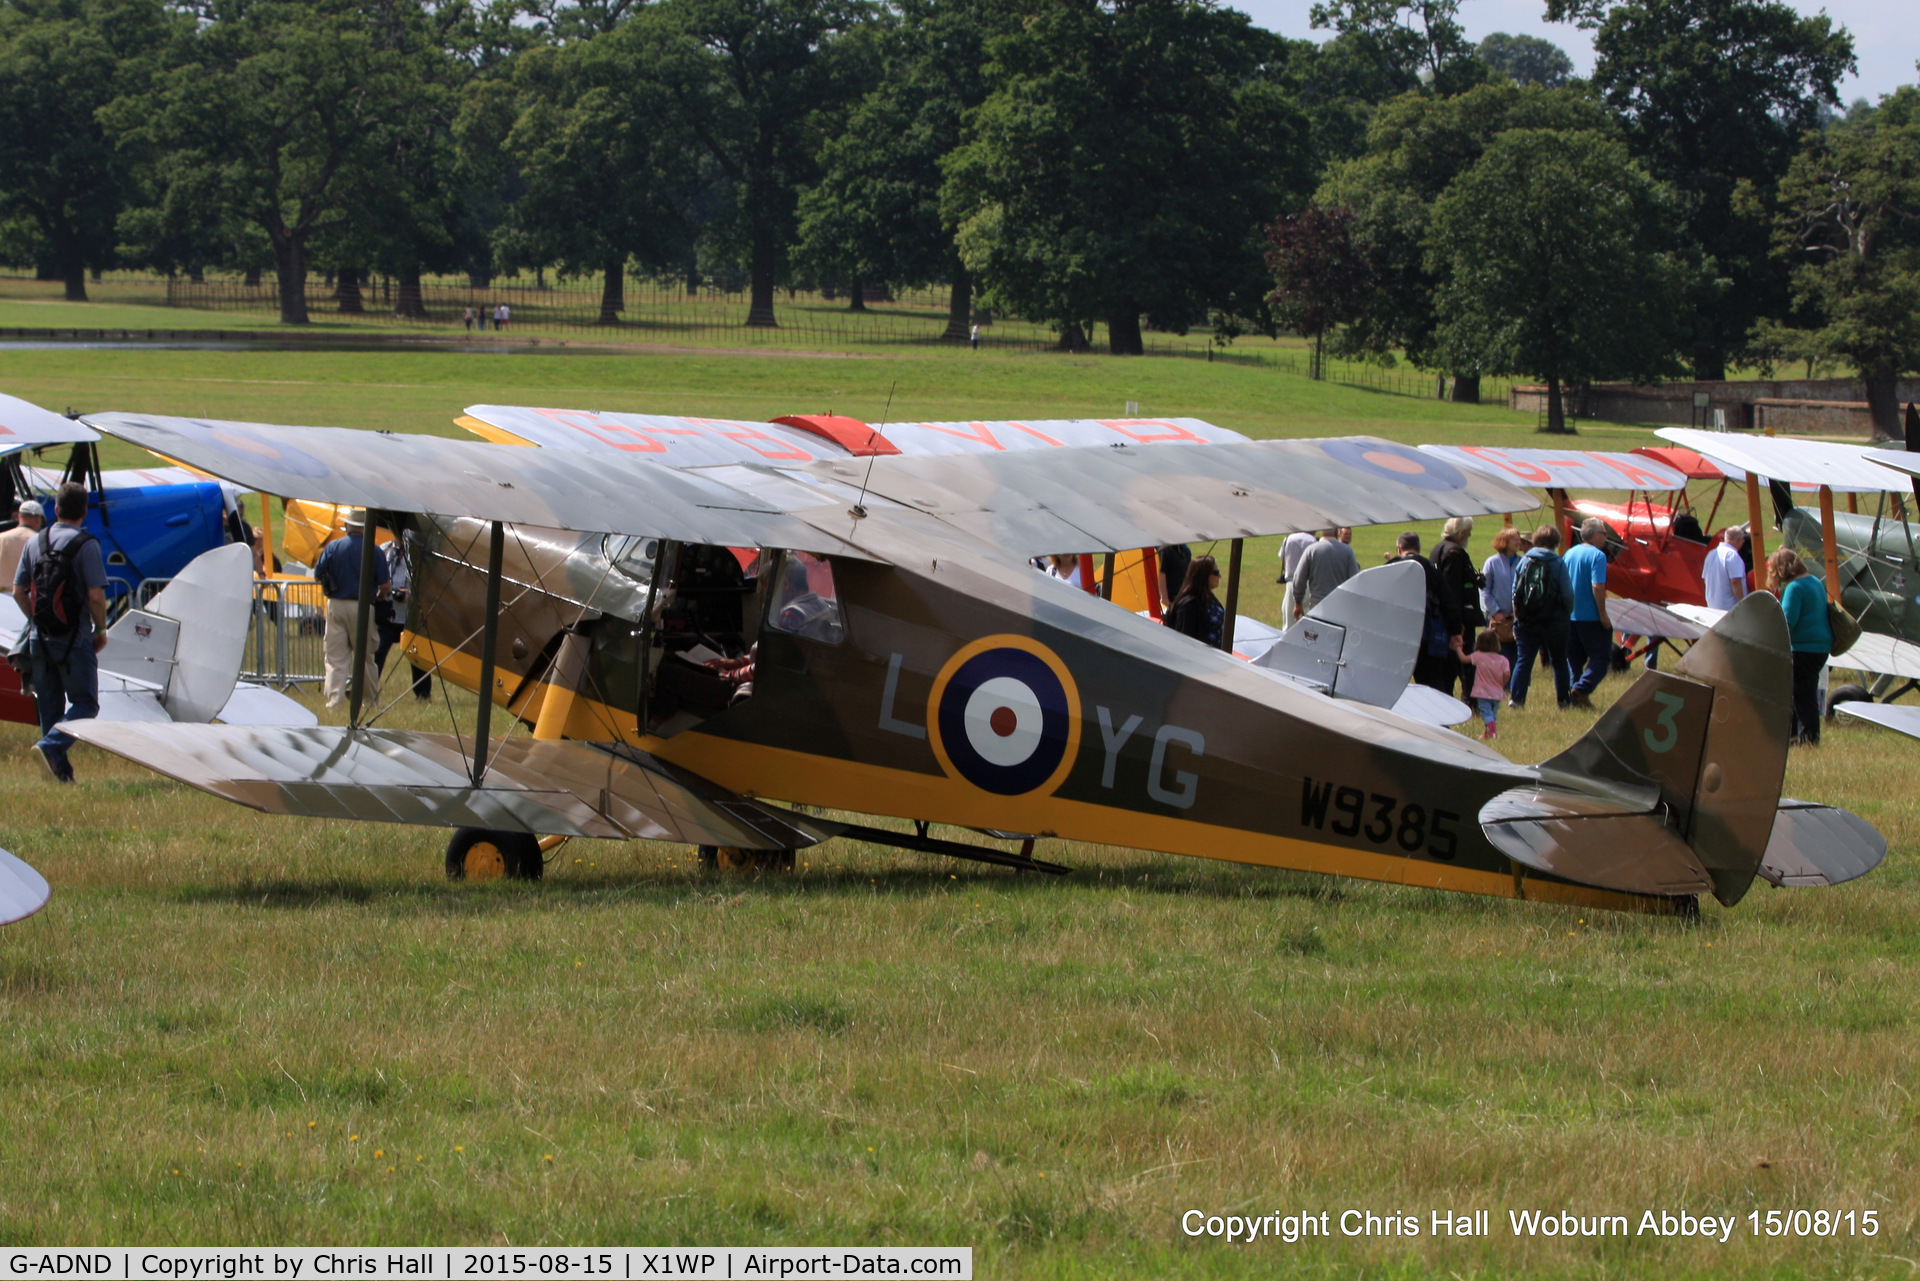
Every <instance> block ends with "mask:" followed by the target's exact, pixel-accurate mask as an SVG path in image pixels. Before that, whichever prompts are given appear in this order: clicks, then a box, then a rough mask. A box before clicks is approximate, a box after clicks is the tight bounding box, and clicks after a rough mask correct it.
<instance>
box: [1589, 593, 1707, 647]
mask: <svg viewBox="0 0 1920 1281" xmlns="http://www.w3.org/2000/svg"><path fill="white" fill-rule="evenodd" d="M1680 608H1681V607H1680V606H1672V605H1651V604H1648V603H1647V602H1646V601H1643V600H1633V599H1630V598H1629V597H1626V596H1613V595H1609V596H1608V597H1607V617H1608V618H1609V619H1610V620H1611V621H1612V623H1613V630H1615V631H1616V632H1625V633H1627V634H1628V635H1629V636H1659V637H1661V638H1663V639H1667V640H1684V641H1697V640H1699V639H1700V638H1701V637H1702V636H1705V635H1706V634H1707V629H1708V628H1709V627H1711V626H1713V624H1712V623H1711V622H1706V623H1702V622H1697V621H1695V620H1694V619H1691V618H1684V617H1682V616H1681V615H1680V613H1679V610H1680ZM1711 612H1712V613H1714V614H1715V615H1719V614H1721V613H1723V612H1724V611H1722V610H1713V611H1711Z"/></svg>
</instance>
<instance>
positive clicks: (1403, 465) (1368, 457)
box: [1322, 440, 1467, 491]
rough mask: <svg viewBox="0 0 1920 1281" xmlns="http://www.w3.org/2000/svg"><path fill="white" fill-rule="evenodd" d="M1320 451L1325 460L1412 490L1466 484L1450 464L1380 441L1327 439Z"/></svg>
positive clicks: (1461, 475)
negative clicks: (1325, 452) (1324, 451)
mask: <svg viewBox="0 0 1920 1281" xmlns="http://www.w3.org/2000/svg"><path fill="white" fill-rule="evenodd" d="M1322 448H1324V449H1325V450H1326V451H1327V457H1329V458H1332V459H1334V460H1336V461H1338V462H1343V463H1345V464H1346V465H1347V466H1349V467H1354V468H1358V469H1359V470H1360V471H1363V472H1368V473H1370V474H1372V475H1375V476H1379V477H1382V478H1383V479H1386V480H1397V481H1399V482H1400V483H1401V484H1403V485H1412V486H1413V487H1414V488H1415V489H1427V490H1434V491H1444V490H1451V489H1459V488H1460V487H1461V486H1463V485H1465V484H1466V483H1467V478H1466V475H1465V474H1464V473H1463V472H1461V470H1460V469H1459V468H1458V467H1455V466H1454V465H1453V464H1452V463H1449V462H1447V461H1445V460H1444V459H1440V458H1436V457H1434V456H1433V455H1432V454H1425V453H1422V452H1420V451H1419V450H1417V449H1410V448H1408V447H1407V446H1405V445H1395V444H1390V443H1389V442H1387V441H1384V440H1330V441H1328V442H1326V444H1325V445H1323V446H1322Z"/></svg>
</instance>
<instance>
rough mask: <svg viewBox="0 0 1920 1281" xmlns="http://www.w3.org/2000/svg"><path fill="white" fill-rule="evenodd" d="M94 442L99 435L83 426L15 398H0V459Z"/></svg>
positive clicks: (80, 423) (83, 424)
mask: <svg viewBox="0 0 1920 1281" xmlns="http://www.w3.org/2000/svg"><path fill="white" fill-rule="evenodd" d="M98 439H100V435H99V433H98V432H96V431H94V430H93V429H92V428H91V427H88V426H87V425H86V424H85V423H82V422H77V421H75V420H74V419H71V418H65V417H62V416H61V415H59V414H55V413H50V412H48V411H47V410H44V409H42V408H40V406H38V405H35V404H31V403H29V402H27V401H24V400H21V399H19V398H18V397H16V396H0V455H6V454H11V453H15V452H17V451H19V450H22V449H32V448H33V447H35V446H36V445H66V444H78V443H80V442H83V441H90V440H98Z"/></svg>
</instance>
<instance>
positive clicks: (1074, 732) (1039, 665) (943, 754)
mask: <svg viewBox="0 0 1920 1281" xmlns="http://www.w3.org/2000/svg"><path fill="white" fill-rule="evenodd" d="M927 724H928V726H929V727H930V728H931V729H932V730H933V733H932V736H931V737H932V746H933V750H934V754H935V755H936V756H937V757H938V758H939V760H940V765H941V767H942V768H943V769H945V770H946V771H947V773H948V774H951V775H954V776H956V777H959V778H961V779H964V780H965V781H967V782H969V783H971V784H973V785H974V786H975V787H977V788H979V789H980V790H981V791H983V792H992V793H993V794H994V795H996V796H1025V795H1029V794H1032V793H1041V794H1045V793H1047V792H1051V791H1052V790H1053V789H1054V788H1056V787H1058V786H1059V785H1060V782H1061V780H1062V779H1064V778H1065V777H1066V775H1067V771H1068V769H1070V768H1071V767H1072V765H1073V757H1074V753H1075V751H1076V750H1077V749H1078V748H1079V745H1080V696H1079V692H1078V691H1077V690H1076V689H1075V688H1074V684H1073V676H1072V674H1071V673H1069V672H1068V671H1067V668H1066V664H1064V663H1062V662H1061V661H1060V659H1059V658H1058V657H1057V656H1056V655H1055V654H1054V653H1053V651H1052V650H1050V649H1048V648H1047V647H1046V646H1044V645H1042V644H1040V643H1039V642H1037V641H1034V640H1030V639H1028V638H1027V637H1024V636H1012V635H1006V636H988V637H984V638H982V639H981V640H977V641H975V642H973V643H972V644H971V645H968V646H966V647H965V648H964V649H962V650H961V651H960V652H959V653H957V654H955V655H954V656H953V657H952V658H951V659H949V660H947V664H946V666H945V667H943V668H942V669H941V670H940V674H939V675H938V676H937V677H935V678H934V682H933V692H932V694H931V696H930V697H929V699H928V707H927Z"/></svg>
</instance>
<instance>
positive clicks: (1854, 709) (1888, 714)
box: [1833, 701, 1920, 738]
mask: <svg viewBox="0 0 1920 1281" xmlns="http://www.w3.org/2000/svg"><path fill="white" fill-rule="evenodd" d="M1833 710H1834V711H1835V712H1836V713H1837V714H1839V715H1841V716H1851V717H1853V718H1854V719H1855V720H1862V721H1866V722H1867V723H1868V724H1869V725H1878V726H1879V727H1880V728H1881V729H1890V730H1893V731H1894V732H1895V733H1898V734H1905V735H1906V736H1907V737H1908V738H1920V707H1913V706H1909V705H1908V704H1905V703H1869V702H1865V701H1862V702H1858V703H1842V704H1840V705H1839V706H1838V707H1836V708H1834V709H1833Z"/></svg>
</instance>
